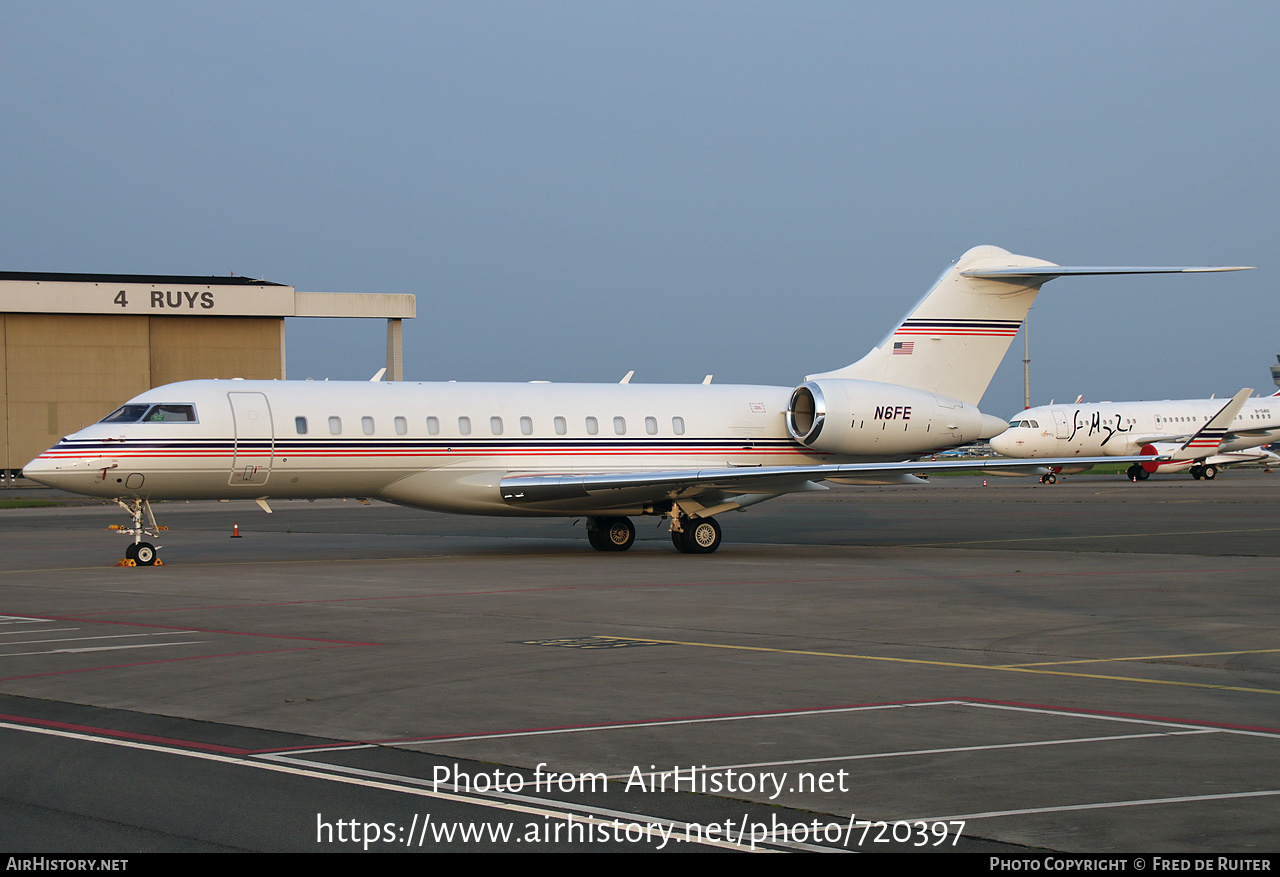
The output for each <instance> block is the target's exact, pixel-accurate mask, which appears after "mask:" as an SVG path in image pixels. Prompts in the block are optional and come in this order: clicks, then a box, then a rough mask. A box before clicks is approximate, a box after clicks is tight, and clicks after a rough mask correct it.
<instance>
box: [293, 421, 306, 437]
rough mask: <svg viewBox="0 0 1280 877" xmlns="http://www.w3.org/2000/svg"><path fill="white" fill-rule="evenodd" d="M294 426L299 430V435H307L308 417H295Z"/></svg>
mask: <svg viewBox="0 0 1280 877" xmlns="http://www.w3.org/2000/svg"><path fill="white" fill-rule="evenodd" d="M293 428H294V429H296V430H297V431H298V435H306V434H307V418H305V417H295V418H293Z"/></svg>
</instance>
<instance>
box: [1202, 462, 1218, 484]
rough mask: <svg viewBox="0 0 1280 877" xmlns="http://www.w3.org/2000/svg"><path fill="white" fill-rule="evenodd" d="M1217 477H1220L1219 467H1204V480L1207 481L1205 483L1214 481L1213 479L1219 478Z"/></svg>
mask: <svg viewBox="0 0 1280 877" xmlns="http://www.w3.org/2000/svg"><path fill="white" fill-rule="evenodd" d="M1217 477H1218V467H1217V466H1205V467H1204V472H1203V478H1204V480H1205V481H1212V480H1213V479H1215V478H1217Z"/></svg>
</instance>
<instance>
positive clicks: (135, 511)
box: [111, 498, 169, 566]
mask: <svg viewBox="0 0 1280 877" xmlns="http://www.w3.org/2000/svg"><path fill="white" fill-rule="evenodd" d="M116 505H118V506H120V508H122V509H124V510H125V511H126V512H128V513H129V517H130V518H132V519H133V523H132V524H131V525H130V526H128V527H122V526H120V525H119V524H112V525H111V529H112V530H115V531H116V532H117V533H123V534H124V535H126V536H132V537H133V542H132V544H130V545H129V547H128V548H126V549H125V550H124V560H122V561H120V562H119V563H118V564H116V565H117V566H164V561H162V560H161V559H160V558H159V556H158V555H157V552H158V551H159V547H158V546H156V545H153V544H152V543H150V542H144V541H143V540H142V537H143V536H149V537H151V538H152V539H157V538H159V536H160V532H161V531H162V530H167V529H169V528H168V527H161V526H159V525H158V524H157V523H156V516H155V514H154V513H153V512H152V511H151V503H150V502H148V501H147V500H145V499H136V498H135V499H131V500H129V501H128V502H125V501H124V500H122V499H117V500H116ZM144 516H145V520H144Z"/></svg>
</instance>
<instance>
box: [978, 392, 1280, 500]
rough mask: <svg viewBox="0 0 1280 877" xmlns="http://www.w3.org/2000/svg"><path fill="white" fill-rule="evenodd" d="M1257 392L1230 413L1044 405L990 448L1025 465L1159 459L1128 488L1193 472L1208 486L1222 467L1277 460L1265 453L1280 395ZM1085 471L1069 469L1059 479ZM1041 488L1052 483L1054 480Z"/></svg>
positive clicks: (1277, 434)
mask: <svg viewBox="0 0 1280 877" xmlns="http://www.w3.org/2000/svg"><path fill="white" fill-rule="evenodd" d="M1252 392H1253V391H1252V390H1241V391H1240V392H1239V393H1237V394H1236V396H1235V398H1234V399H1232V400H1231V401H1230V402H1228V403H1226V404H1225V405H1224V404H1223V402H1222V400H1221V399H1180V400H1173V401H1170V400H1168V399H1166V400H1164V401H1162V402H1098V403H1093V404H1084V405H1080V404H1076V405H1041V406H1040V407H1038V408H1028V409H1027V410H1026V411H1022V412H1019V413H1018V414H1016V415H1014V417H1013V418H1012V420H1011V421H1010V423H1009V429H1008V430H1007V431H1006V432H1004V433H1003V434H1002V435H1000V436H998V437H996V438H994V439H992V440H991V448H992V450H994V451H995V452H996V453H997V454H1003V455H1004V456H1006V457H1016V458H1020V459H1029V458H1036V457H1070V456H1081V457H1100V456H1108V455H1114V456H1117V457H1127V456H1132V455H1133V454H1158V455H1163V456H1167V457H1168V458H1169V459H1168V460H1166V461H1164V462H1155V461H1151V460H1148V461H1146V462H1143V463H1134V464H1133V465H1131V466H1129V467H1128V469H1127V470H1125V474H1126V475H1127V476H1128V477H1129V480H1131V481H1145V480H1146V479H1147V478H1149V477H1151V473H1152V472H1190V473H1191V476H1192V477H1193V478H1196V479H1201V478H1203V479H1205V480H1210V481H1211V480H1213V479H1214V478H1215V477H1216V476H1217V474H1218V469H1219V468H1220V467H1222V466H1229V465H1232V464H1238V463H1246V462H1266V461H1268V460H1269V459H1270V458H1272V457H1273V456H1274V455H1273V454H1271V453H1270V452H1268V451H1264V450H1262V449H1261V446H1262V445H1266V444H1270V443H1271V442H1273V441H1276V440H1277V439H1280V398H1277V397H1278V396H1280V393H1277V394H1276V395H1273V396H1263V397H1260V398H1256V399H1251V398H1249V395H1250V394H1251V393H1252ZM1088 468H1089V466H1088V465H1074V466H1071V465H1068V466H1065V467H1063V468H1062V469H1060V470H1059V472H1061V471H1067V472H1083V471H1084V470H1086V469H1088ZM1040 480H1041V481H1043V482H1047V483H1052V482H1053V481H1055V480H1056V477H1055V473H1054V472H1052V471H1051V472H1049V473H1047V474H1044V475H1041V477H1040Z"/></svg>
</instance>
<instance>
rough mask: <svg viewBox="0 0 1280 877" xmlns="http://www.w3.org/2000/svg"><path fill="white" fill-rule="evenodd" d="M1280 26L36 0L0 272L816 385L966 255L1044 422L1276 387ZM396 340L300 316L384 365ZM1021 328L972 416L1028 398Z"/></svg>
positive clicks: (8, 25)
mask: <svg viewBox="0 0 1280 877" xmlns="http://www.w3.org/2000/svg"><path fill="white" fill-rule="evenodd" d="M1277 34H1280V4H1277V3H1274V2H1265V3H1264V2H1244V3H1216V4H1208V3H1177V2H1159V3H1154V2H1153V3H1096V4H1094V3H1079V2H1076V3H1055V4H1049V3H1026V2H1011V3H995V2H992V3H968V2H965V3H952V2H947V3H943V2H936V3H928V2H919V3H853V2H838V3H837V2H831V3H824V2H803V3H800V2H794V0H788V2H776V3H753V2H745V0H735V2H697V0H683V2H658V0H644V2H634V3H627V2H599V0H583V2H554V0H541V2H505V3H496V2H486V0H468V2H449V3H444V2H413V3H382V2H372V3H365V4H355V3H346V2H344V3H326V2H299V3H289V2H278V0H272V2H266V3H262V2H253V3H240V2H217V3H212V2H210V3H203V4H197V3H159V2H157V3H138V2H112V3H97V2H95V3H77V2H58V3H49V2H43V0H42V2H18V0H5V2H4V4H3V5H2V6H0V126H2V130H3V139H2V140H0V155H3V161H0V268H3V269H6V270H24V271H85V272H130V273H182V274H229V273H233V272H234V273H236V274H249V275H253V276H257V277H264V278H266V279H269V280H274V281H277V282H281V283H286V284H290V285H293V286H295V287H297V288H298V289H300V290H306V291H343V292H408V293H413V294H415V295H416V296H417V300H418V318H417V319H416V320H412V321H407V322H406V324H405V330H404V339H405V377H406V379H414V380H448V379H458V380H530V379H549V380H557V381H571V380H572V381H616V380H618V379H619V378H620V377H621V376H622V375H623V374H624V373H625V372H627V371H628V370H630V369H635V370H636V378H635V380H636V381H645V382H686V381H700V380H701V379H702V376H703V375H705V374H708V373H714V374H715V375H716V381H717V382H733V383H767V384H777V385H784V384H785V385H794V384H796V383H797V382H799V381H800V380H802V379H803V376H804V375H805V374H807V373H811V372H815V371H821V370H827V369H831V368H835V367H838V366H841V365H845V364H846V363H848V362H851V361H853V360H855V359H857V358H859V357H860V356H861V355H862V354H863V353H864V352H865V351H866V350H867V349H869V348H870V347H871V346H872V345H874V344H875V343H876V342H878V341H879V340H880V338H881V337H882V336H883V335H884V333H885V332H886V331H887V330H888V329H889V328H890V327H891V326H892V325H893V324H894V323H895V321H896V320H897V319H898V318H900V317H901V316H902V315H903V314H904V313H905V312H906V310H907V309H908V308H909V307H910V306H911V305H912V304H913V303H914V302H915V301H916V300H917V299H918V298H919V296H920V295H921V294H922V293H923V292H924V290H925V289H926V288H927V287H928V286H929V285H930V284H931V283H932V282H933V280H934V279H935V278H936V277H937V275H938V274H939V273H940V272H941V271H942V270H943V269H944V268H945V267H946V266H947V265H948V264H949V263H950V262H952V261H954V260H955V259H957V258H958V257H959V256H960V255H961V254H962V253H963V252H964V251H965V250H966V249H968V248H969V247H971V246H973V245H975V244H996V245H998V246H1002V247H1005V248H1006V249H1009V250H1012V251H1014V252H1017V253H1024V254H1026V255H1031V256H1037V257H1040V258H1044V259H1048V260H1051V261H1054V262H1058V263H1060V264H1077V265H1079V264H1085V265H1098V264H1112V265H1119V264H1134V265H1153V264H1156V265H1162V264H1188V265H1206V264H1234V265H1240V264H1244V265H1258V266H1260V267H1259V270H1257V271H1252V272H1247V273H1241V274H1228V275H1206V276H1176V277H1130V278H1078V279H1063V280H1057V281H1054V282H1052V283H1050V284H1049V285H1048V286H1046V287H1045V290H1044V292H1042V293H1041V296H1040V299H1039V301H1038V302H1037V304H1036V307H1035V309H1034V310H1033V311H1032V315H1031V321H1032V359H1033V362H1032V403H1033V404H1039V403H1044V402H1047V401H1049V399H1050V398H1053V397H1056V398H1058V399H1067V398H1070V399H1074V398H1075V397H1076V395H1078V394H1082V393H1083V394H1084V395H1085V398H1086V399H1092V400H1098V399H1115V400H1120V399H1135V398H1170V397H1172V398H1182V397H1203V396H1208V395H1210V394H1211V393H1216V394H1218V395H1230V394H1231V393H1233V392H1234V391H1235V390H1237V389H1239V388H1240V387H1242V386H1252V387H1255V388H1257V389H1258V390H1259V391H1264V392H1273V391H1274V387H1273V385H1272V384H1271V380H1270V376H1269V374H1268V371H1267V369H1268V366H1269V365H1270V364H1272V363H1274V362H1275V354H1276V353H1278V352H1280V331H1277V325H1278V324H1277V315H1278V313H1280V308H1278V307H1277V297H1276V294H1275V285H1276V281H1277V277H1278V275H1277V269H1278V268H1280V259H1277V257H1276V256H1277V254H1276V238H1277V232H1278V231H1280V216H1278V215H1277V214H1278V212H1280V207H1278V206H1277V194H1278V192H1277V189H1278V186H1277V175H1278V173H1280V170H1278V166H1280V165H1278V159H1277V152H1278V151H1280V150H1278V149H1277V146H1278V145H1280V137H1278V134H1280V132H1278V131H1277V126H1278V125H1280V113H1277V102H1278V98H1277V84H1278V83H1280V52H1278V51H1276V48H1275V42H1276V38H1277ZM384 338H385V330H384V324H383V323H381V322H378V321H372V320H371V321H353V320H342V321H339V320H324V321H322V320H307V321H291V322H290V324H289V329H288V342H287V343H288V370H289V375H290V377H295V378H301V377H307V376H311V377H315V378H322V377H331V378H367V377H369V376H370V375H371V374H372V373H373V372H374V371H376V370H377V369H378V368H379V367H380V366H381V365H382V364H383V361H384V355H385V354H384ZM1021 348H1022V337H1021V335H1020V336H1019V337H1018V339H1017V340H1016V341H1015V344H1014V348H1013V349H1012V350H1011V351H1010V353H1009V355H1008V357H1007V358H1006V361H1005V363H1004V365H1003V366H1002V367H1001V369H1000V372H999V373H998V374H997V376H996V379H995V381H994V382H993V384H992V386H991V389H990V390H989V391H988V393H987V395H986V397H985V398H984V399H983V402H982V408H983V409H984V410H986V411H989V412H990V413H993V414H997V415H1001V416H1005V415H1008V414H1011V413H1013V412H1014V411H1016V410H1017V409H1018V408H1020V407H1021V404H1022V365H1021V362H1019V360H1020V359H1021V358H1022V356H1021Z"/></svg>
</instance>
